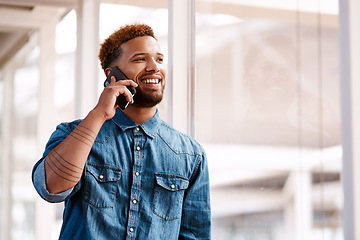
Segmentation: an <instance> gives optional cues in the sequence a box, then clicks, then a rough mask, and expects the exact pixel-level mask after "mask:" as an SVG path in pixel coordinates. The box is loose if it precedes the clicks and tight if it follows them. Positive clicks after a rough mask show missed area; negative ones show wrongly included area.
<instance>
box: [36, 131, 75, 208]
mask: <svg viewBox="0 0 360 240" xmlns="http://www.w3.org/2000/svg"><path fill="white" fill-rule="evenodd" d="M72 128H74V126H70V125H69V124H60V125H59V126H58V127H57V129H56V131H55V132H54V133H53V134H52V135H51V137H50V139H49V141H48V143H47V144H46V148H45V152H44V154H43V157H42V158H41V159H40V160H39V161H38V162H37V163H36V164H35V166H34V168H33V170H32V182H33V185H34V187H35V189H36V191H37V192H38V194H39V195H40V196H41V197H42V198H43V199H45V200H46V201H48V202H51V203H58V202H62V201H65V200H66V199H67V198H69V197H70V196H71V195H73V194H75V192H77V191H78V190H79V189H80V186H81V180H80V181H79V182H78V183H77V184H76V185H75V187H73V188H70V189H68V190H66V191H64V192H61V193H57V194H52V193H50V192H49V191H48V190H47V188H46V182H45V158H46V156H47V154H48V153H49V152H50V151H51V150H52V149H53V148H55V147H56V146H57V145H58V144H59V143H61V142H62V141H63V140H64V139H65V138H66V137H67V136H68V135H69V133H70V132H71V131H72Z"/></svg>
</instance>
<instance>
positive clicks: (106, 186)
mask: <svg viewBox="0 0 360 240" xmlns="http://www.w3.org/2000/svg"><path fill="white" fill-rule="evenodd" d="M120 177H121V169H119V168H116V167H112V166H109V165H98V164H92V163H88V164H87V166H86V175H85V187H84V201H86V202H87V203H89V204H91V205H92V206H94V207H96V208H112V207H114V203H115V194H116V189H117V184H116V183H117V181H118V180H119V179H120Z"/></svg>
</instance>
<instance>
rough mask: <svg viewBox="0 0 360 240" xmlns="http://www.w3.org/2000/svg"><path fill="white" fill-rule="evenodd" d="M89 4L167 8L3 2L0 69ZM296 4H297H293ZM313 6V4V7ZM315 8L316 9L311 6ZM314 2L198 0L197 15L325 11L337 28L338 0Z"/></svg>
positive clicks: (308, 19) (75, 1) (121, 0)
mask: <svg viewBox="0 0 360 240" xmlns="http://www.w3.org/2000/svg"><path fill="white" fill-rule="evenodd" d="M89 1H99V2H101V3H116V4H124V5H129V4H131V5H135V6H142V7H150V8H167V6H168V1H167V0H157V1H148V0H131V1H129V0H0V68H1V67H2V66H3V65H4V63H5V62H6V61H8V60H9V59H10V58H11V56H13V55H14V54H15V53H16V52H17V51H18V50H19V49H20V48H21V47H22V46H23V45H24V44H25V43H26V42H27V41H28V37H29V33H31V32H32V31H34V30H36V29H38V28H39V27H41V26H42V25H43V24H46V23H47V22H48V21H49V20H51V19H54V18H55V19H56V18H57V19H58V20H60V19H61V18H62V17H63V16H65V15H66V14H67V13H68V12H69V11H71V10H72V9H76V8H77V7H78V6H80V4H84V2H89ZM290 2H294V1H290ZM310 3H311V4H310ZM310 6H312V8H311V7H310ZM314 6H316V4H313V3H312V0H302V1H301V5H299V6H294V4H293V3H292V4H291V3H289V1H287V0H279V1H267V0H197V1H196V9H197V12H203V11H205V12H209V11H211V12H212V13H223V14H231V15H234V16H237V17H240V18H267V19H277V20H280V19H281V21H295V20H296V18H294V16H295V15H294V12H301V14H302V15H301V21H302V23H304V24H314V21H316V19H317V18H316V17H314V16H316V14H317V13H319V12H320V11H321V13H322V25H327V26H334V25H337V9H338V5H337V0H329V1H328V2H327V4H326V5H323V6H319V9H314Z"/></svg>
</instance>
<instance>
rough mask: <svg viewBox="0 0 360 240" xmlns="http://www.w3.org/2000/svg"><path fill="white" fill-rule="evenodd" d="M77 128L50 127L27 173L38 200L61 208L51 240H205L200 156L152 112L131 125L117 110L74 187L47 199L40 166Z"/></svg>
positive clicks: (206, 205)
mask: <svg viewBox="0 0 360 240" xmlns="http://www.w3.org/2000/svg"><path fill="white" fill-rule="evenodd" d="M79 123H80V120H77V121H74V122H72V123H62V124H60V125H59V126H58V127H57V129H56V131H55V132H54V133H53V134H52V135H51V137H50V139H49V141H48V143H47V145H46V150H45V152H44V155H43V157H42V158H41V159H40V160H39V161H38V162H37V163H36V164H35V166H34V168H33V173H32V179H33V184H34V186H35V188H36V190H37V192H38V193H39V195H40V196H41V197H42V198H43V199H45V200H46V201H49V202H62V201H65V209H64V213H63V225H62V228H61V233H60V237H59V239H66V240H68V239H96V240H102V239H104V240H105V239H106V240H110V239H140V240H143V239H158V240H164V239H166V240H171V239H210V225H211V216H210V196H209V175H208V163H207V159H206V155H205V152H204V150H203V148H202V147H201V146H200V145H199V144H198V143H197V142H196V141H195V140H194V139H192V138H191V137H189V136H187V135H185V134H182V133H180V132H178V131H176V130H175V129H173V128H172V127H170V126H169V125H167V124H166V123H165V122H164V121H162V120H161V119H160V118H159V115H158V113H156V114H155V116H154V117H153V118H151V119H150V120H148V121H146V122H145V123H143V124H141V125H137V124H136V123H134V122H133V121H132V120H131V119H130V118H128V117H127V116H126V115H125V114H124V113H123V112H122V111H120V110H117V112H116V114H115V116H114V118H113V119H111V120H108V121H106V122H105V123H104V125H103V126H102V128H101V130H100V132H99V134H98V135H97V137H96V140H95V143H94V145H93V146H92V149H91V152H90V154H89V156H88V159H87V162H86V164H85V168H84V171H83V174H82V177H81V180H80V181H79V182H78V183H77V185H75V187H73V188H71V189H69V190H67V191H64V192H62V193H59V194H51V193H49V192H48V191H47V189H46V185H45V170H44V159H45V157H46V155H47V154H48V153H49V152H50V151H51V149H53V148H54V147H55V146H57V145H58V144H59V143H60V142H61V141H62V140H64V138H66V137H67V136H68V135H69V134H70V132H71V131H72V130H73V129H74V128H75V127H76V126H77V125H78V124H79Z"/></svg>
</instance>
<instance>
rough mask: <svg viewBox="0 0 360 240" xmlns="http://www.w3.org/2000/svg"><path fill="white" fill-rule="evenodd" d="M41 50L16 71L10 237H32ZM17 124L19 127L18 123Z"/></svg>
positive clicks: (35, 51)
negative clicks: (37, 61) (38, 59)
mask: <svg viewBox="0 0 360 240" xmlns="http://www.w3.org/2000/svg"><path fill="white" fill-rule="evenodd" d="M37 57H38V51H37V49H35V50H34V51H32V52H31V53H30V54H29V55H28V56H27V58H26V59H25V62H26V63H27V64H26V66H21V67H19V68H18V69H17V70H16V71H15V77H14V118H13V126H14V129H13V143H12V144H13V147H12V150H13V152H12V158H13V159H12V168H11V171H12V172H11V192H12V205H11V218H12V227H11V237H12V239H33V236H34V222H35V221H34V219H35V214H34V213H35V204H34V203H35V196H36V195H35V191H34V189H33V186H32V183H31V181H29V177H30V176H31V174H30V173H31V169H32V167H33V163H34V159H36V158H37V152H36V150H37V145H36V139H37V138H36V136H37V128H36V125H37V124H36V122H37V111H38V109H37V107H38V101H37V100H38V99H37V94H38V84H39V72H38V68H37V66H36V59H37ZM15 126H16V127H15Z"/></svg>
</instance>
